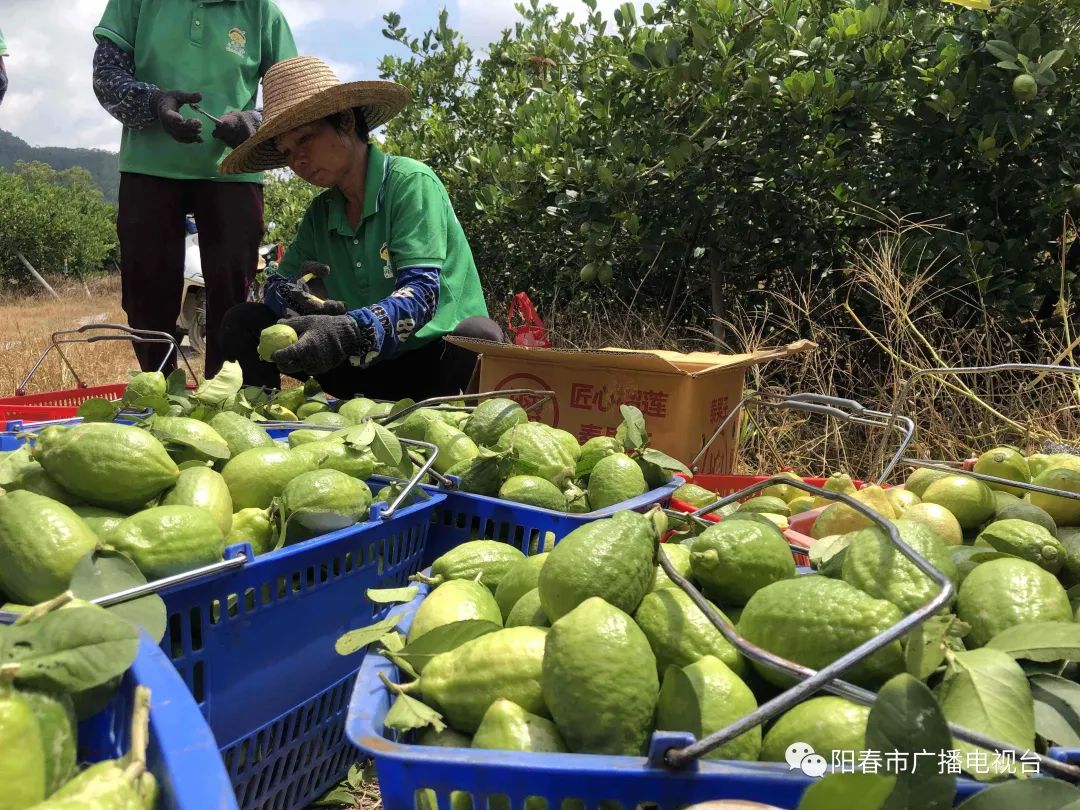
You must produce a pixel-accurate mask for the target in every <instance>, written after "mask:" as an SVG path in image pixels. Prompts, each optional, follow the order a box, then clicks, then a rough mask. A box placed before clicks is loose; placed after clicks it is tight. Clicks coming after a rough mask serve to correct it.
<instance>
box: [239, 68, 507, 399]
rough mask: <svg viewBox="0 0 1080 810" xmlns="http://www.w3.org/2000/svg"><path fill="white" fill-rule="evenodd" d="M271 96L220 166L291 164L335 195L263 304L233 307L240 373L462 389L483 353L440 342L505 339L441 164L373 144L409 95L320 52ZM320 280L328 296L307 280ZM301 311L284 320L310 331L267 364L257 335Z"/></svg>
mask: <svg viewBox="0 0 1080 810" xmlns="http://www.w3.org/2000/svg"><path fill="white" fill-rule="evenodd" d="M263 99H264V108H263V123H262V126H261V127H260V128H259V130H258V132H257V133H256V134H255V135H254V136H252V137H251V138H249V139H247V140H246V141H244V142H243V143H242V144H241V145H240V146H239V147H237V148H236V149H235V150H234V151H233V153H232V154H231V155H229V156H228V157H227V158H226V159H225V160H224V161H223V162H222V164H221V171H222V172H224V173H226V174H229V173H236V172H251V171H265V170H268V169H276V168H281V167H284V166H288V167H289V168H290V169H292V170H293V171H294V172H295V173H296V174H298V175H299V176H300V177H302V178H304V179H305V180H307V181H308V182H309V183H312V184H313V185H316V186H320V187H322V188H326V189H328V190H327V191H326V192H324V193H322V194H320V195H319V196H318V197H317V198H315V200H314V201H313V202H312V204H311V207H310V208H309V209H308V211H307V213H306V214H305V215H304V218H303V221H302V222H301V224H300V228H299V231H298V232H297V235H296V239H295V240H294V241H293V243H292V244H291V245H290V246H289V248H288V250H287V251H286V253H285V257H284V258H283V259H282V261H281V265H280V267H279V268H278V272H277V274H276V275H274V276H271V278H270V279H268V281H267V284H266V289H265V293H264V303H262V304H241V305H238V306H236V307H234V308H233V309H232V310H230V311H229V313H228V314H227V315H226V318H225V324H224V326H223V330H222V339H223V345H224V347H225V352H226V355H227V356H228V357H230V358H231V359H235V360H237V361H238V362H239V363H240V365H241V367H242V368H243V371H244V381H245V382H246V383H248V384H249V385H262V386H266V387H273V388H276V387H279V384H280V377H279V371H281V372H284V373H286V374H289V375H291V376H295V377H298V378H301V379H303V378H305V377H308V376H313V377H315V378H316V379H317V380H318V381H319V383H320V384H321V385H322V387H323V389H324V390H325V391H327V392H329V393H331V394H333V395H335V396H339V397H350V396H354V395H357V394H363V395H365V396H369V397H373V398H378V399H401V398H404V397H411V398H413V399H421V398H424V397H428V396H439V395H448V394H456V393H460V392H462V391H464V390H466V389H467V388H468V386H469V383H470V378H471V377H472V373H473V369H474V366H475V363H476V355H475V354H474V353H472V352H470V351H468V350H466V349H462V348H459V347H457V346H454V345H452V344H450V343H446V342H444V341H442V340H441V338H442V337H443V336H447V335H458V336H464V337H474V338H482V339H487V340H494V341H499V342H501V341H502V340H503V335H502V330H501V329H500V328H499V326H498V325H497V324H496V323H495V322H494V321H491V320H490V319H488V317H487V307H486V305H485V303H484V295H483V291H482V289H481V287H480V277H479V275H478V274H477V272H476V265H475V264H474V263H473V257H472V251H471V250H470V248H469V243H468V241H467V240H466V238H465V234H464V232H463V231H462V229H461V225H460V224H459V222H458V220H457V217H456V216H455V214H454V210H453V208H452V206H451V204H450V198H449V197H448V196H447V193H446V189H445V188H444V187H443V185H442V183H441V182H440V181H439V179H438V177H436V176H435V174H434V172H432V171H431V169H429V168H428V167H427V166H425V165H424V164H423V163H420V162H418V161H416V160H412V159H410V158H407V157H401V156H398V155H388V154H386V153H384V152H383V151H382V150H380V149H378V148H377V147H376V146H375V145H374V144H371V143H370V142H369V139H368V133H369V132H370V130H372V129H374V128H375V127H378V126H381V125H382V124H384V123H386V122H387V121H388V120H389V119H390V118H392V117H393V116H394V115H396V114H397V113H398V112H400V111H401V109H402V108H403V107H404V106H405V104H406V103H407V102H408V100H409V92H408V90H406V89H405V88H404V87H402V86H401V85H398V84H395V83H393V82H385V81H366V82H349V83H342V82H340V81H338V79H337V77H336V76H335V75H334V73H333V72H332V71H331V70H330V68H329V67H327V66H326V65H325V64H324V63H323V62H322V61H320V60H319V59H316V58H315V57H311V56H299V57H296V58H294V59H287V60H285V61H284V62H280V63H279V64H277V65H275V66H274V67H272V68H271V69H270V70H269V71H267V73H266V76H265V77H264V78H263ZM314 276H317V277H319V278H320V279H321V282H322V285H323V286H324V287H325V290H326V293H327V295H328V300H323V299H322V298H318V297H315V296H314V295H313V294H312V292H311V290H310V289H309V287H308V285H307V284H306V283H305V281H306V280H308V279H311V278H312V277H314ZM320 292H321V290H320ZM291 313H295V316H294V317H289V318H287V319H286V320H284V321H281V322H282V323H286V324H288V325H289V326H291V327H292V328H293V329H295V330H296V333H297V335H299V338H300V339H299V340H298V341H297V342H296V343H294V344H293V345H292V346H289V347H287V348H285V349H281V350H279V351H277V352H275V353H274V354H273V356H272V358H271V360H272V362H265V361H263V360H261V359H260V358H259V356H258V353H257V351H256V348H257V344H258V341H259V334H260V332H261V331H262V330H263V329H265V328H266V327H268V326H271V325H272V324H274V323H277V322H278V319H279V318H281V317H283V316H286V315H289V314H291Z"/></svg>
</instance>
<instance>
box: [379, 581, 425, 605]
mask: <svg viewBox="0 0 1080 810" xmlns="http://www.w3.org/2000/svg"><path fill="white" fill-rule="evenodd" d="M419 592H420V589H419V588H417V587H416V586H415V585H410V586H409V587H407V588H368V589H367V598H368V600H369V601H371V602H374V603H375V604H377V605H388V604H391V603H394V602H411V601H412V600H413V599H415V598H416V594H417V593H419Z"/></svg>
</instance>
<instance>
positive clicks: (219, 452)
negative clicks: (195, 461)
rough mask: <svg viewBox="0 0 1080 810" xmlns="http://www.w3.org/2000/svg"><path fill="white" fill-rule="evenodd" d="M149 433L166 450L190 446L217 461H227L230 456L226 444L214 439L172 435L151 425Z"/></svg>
mask: <svg viewBox="0 0 1080 810" xmlns="http://www.w3.org/2000/svg"><path fill="white" fill-rule="evenodd" d="M150 434H151V435H152V436H154V438H156V439H157V440H158V441H159V442H161V443H162V444H163V445H165V449H166V450H182V449H184V448H190V449H192V450H195V451H196V452H198V453H199V454H200V455H203V456H206V457H207V458H212V459H216V460H218V461H228V459H229V458H230V457H231V456H232V453H231V452H230V451H229V446H228V445H227V444H219V443H218V442H214V441H204V440H203V439H201V438H198V437H194V436H183V437H180V436H173V435H171V434H168V433H165V432H164V431H161V430H155V429H154V428H153V427H152V426H151V428H150Z"/></svg>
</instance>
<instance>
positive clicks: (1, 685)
mask: <svg viewBox="0 0 1080 810" xmlns="http://www.w3.org/2000/svg"><path fill="white" fill-rule="evenodd" d="M18 674H19V664H17V663H15V662H11V663H10V664H4V665H2V666H0V694H7V693H8V692H9V691H11V688H12V687H13V686H14V685H15V676H16V675H18Z"/></svg>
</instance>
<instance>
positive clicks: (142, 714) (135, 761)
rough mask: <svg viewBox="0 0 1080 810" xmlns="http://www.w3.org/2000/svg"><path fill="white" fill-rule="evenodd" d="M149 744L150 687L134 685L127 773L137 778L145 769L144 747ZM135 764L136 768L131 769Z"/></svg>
mask: <svg viewBox="0 0 1080 810" xmlns="http://www.w3.org/2000/svg"><path fill="white" fill-rule="evenodd" d="M149 745H150V689H149V688H147V687H145V686H137V687H135V707H134V709H133V710H132V712H131V748H130V749H129V750H128V755H127V759H128V763H129V764H128V768H127V770H126V771H125V773H128V774H129V775H130V777H131V778H132V779H137V778H138V777H139V775H140V774H141V773H142V772H143V771H145V770H146V749H147V747H148V746H149ZM135 766H138V768H137V770H135V771H134V772H133V771H132V769H133V768H135Z"/></svg>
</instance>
